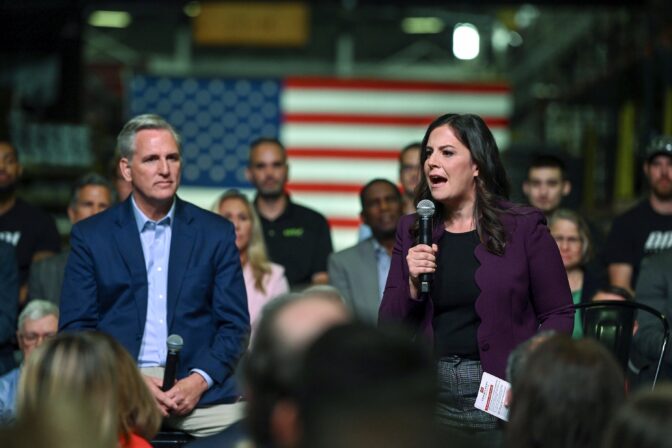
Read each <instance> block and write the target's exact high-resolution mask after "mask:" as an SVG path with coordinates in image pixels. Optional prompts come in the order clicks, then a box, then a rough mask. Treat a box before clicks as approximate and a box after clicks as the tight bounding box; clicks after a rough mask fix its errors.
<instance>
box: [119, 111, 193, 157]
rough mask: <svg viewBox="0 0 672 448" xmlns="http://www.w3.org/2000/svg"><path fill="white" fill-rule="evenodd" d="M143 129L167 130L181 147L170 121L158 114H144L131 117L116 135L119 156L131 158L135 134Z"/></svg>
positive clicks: (178, 137)
mask: <svg viewBox="0 0 672 448" xmlns="http://www.w3.org/2000/svg"><path fill="white" fill-rule="evenodd" d="M145 129H165V130H166V131H169V132H170V133H171V134H172V136H173V139H175V143H176V144H177V148H178V149H181V147H182V140H181V139H180V136H179V134H178V133H177V131H175V129H174V128H173V127H172V126H171V125H170V123H168V122H167V121H166V120H164V119H163V118H161V117H160V116H158V115H155V114H144V115H138V116H137V117H133V118H131V119H130V120H129V121H128V123H126V124H125V125H124V127H123V128H122V130H121V132H120V133H119V136H118V137H117V149H118V150H119V154H120V155H121V157H123V158H126V159H128V160H129V161H130V160H131V159H132V158H133V154H135V136H136V135H137V133H138V132H140V131H142V130H145Z"/></svg>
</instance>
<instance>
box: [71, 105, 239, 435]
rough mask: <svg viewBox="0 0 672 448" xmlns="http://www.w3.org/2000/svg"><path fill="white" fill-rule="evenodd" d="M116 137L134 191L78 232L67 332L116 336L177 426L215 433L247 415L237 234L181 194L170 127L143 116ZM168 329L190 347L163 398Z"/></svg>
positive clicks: (175, 137) (174, 135)
mask: <svg viewBox="0 0 672 448" xmlns="http://www.w3.org/2000/svg"><path fill="white" fill-rule="evenodd" d="M118 140H119V149H120V151H121V154H122V156H123V157H122V159H121V171H122V174H123V176H124V178H125V179H127V180H128V181H130V182H132V183H133V193H132V194H131V196H130V197H129V199H127V200H126V201H124V202H123V203H121V204H119V205H116V206H114V207H111V208H110V209H108V210H106V211H104V212H102V213H99V214H97V215H95V216H92V217H91V218H89V219H85V220H83V221H80V222H78V223H77V224H75V225H74V226H73V228H72V237H71V244H72V249H71V252H70V257H69V258H68V264H67V267H66V270H65V278H64V281H63V292H62V295H61V320H60V327H61V329H63V330H70V331H72V330H86V329H95V330H99V331H102V332H105V333H108V334H110V335H112V336H113V337H114V338H115V339H117V340H118V341H119V342H120V343H121V344H122V345H123V346H124V348H126V349H127V350H128V351H129V352H130V353H131V355H132V356H133V357H134V358H135V359H137V361H138V364H139V366H140V367H141V368H142V369H143V374H144V375H145V379H146V381H147V384H148V386H149V387H150V390H151V391H152V394H153V395H154V398H155V400H156V402H157V405H158V407H159V408H160V409H161V411H162V413H163V415H164V416H168V415H170V416H171V418H170V419H168V420H167V424H169V425H170V426H173V427H175V428H178V429H181V430H183V431H186V432H189V433H190V434H192V435H197V436H198V435H206V434H208V433H214V432H217V431H219V430H221V429H223V428H224V427H226V426H227V425H229V424H231V423H233V422H235V421H236V420H238V419H239V418H240V417H241V412H242V405H241V403H239V402H238V401H239V397H240V392H239V390H238V388H237V386H236V384H235V380H234V371H235V367H236V364H237V362H238V359H239V357H240V356H241V355H242V354H243V353H244V352H245V349H246V343H247V338H248V334H249V314H248V311H247V300H246V296H245V284H244V281H243V275H242V269H241V267H240V256H239V254H238V249H237V248H236V246H235V232H234V229H233V226H232V225H231V223H230V222H228V221H227V220H225V219H224V218H222V217H221V216H218V215H216V214H214V213H211V212H208V211H205V210H203V209H201V208H198V207H196V206H194V205H192V204H189V203H187V202H184V201H182V200H180V199H179V198H178V197H176V195H175V192H176V190H177V188H178V186H179V181H180V168H181V159H180V138H179V136H178V135H177V133H176V132H175V130H174V129H173V128H172V126H171V125H170V124H168V123H167V122H166V121H165V120H163V119H162V118H161V117H159V116H156V115H141V116H138V117H135V118H133V119H131V120H130V121H129V122H128V123H126V125H125V126H124V128H123V129H122V131H121V133H120V134H119V138H118ZM169 334H178V335H180V336H182V338H183V339H184V347H183V348H182V351H181V352H180V363H179V365H178V369H177V378H178V381H177V382H176V384H175V385H174V386H173V387H172V388H171V389H170V390H168V391H165V392H164V391H162V390H161V385H162V379H161V378H162V377H163V368H164V366H165V363H166V355H167V348H166V340H167V337H168V335H169Z"/></svg>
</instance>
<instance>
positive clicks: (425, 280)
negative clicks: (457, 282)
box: [417, 199, 435, 296]
mask: <svg viewBox="0 0 672 448" xmlns="http://www.w3.org/2000/svg"><path fill="white" fill-rule="evenodd" d="M434 210H435V208H434V203H433V202H432V201H430V200H429V199H423V200H422V201H420V202H418V206H417V212H418V215H419V216H420V234H419V235H418V236H419V240H420V244H427V245H428V246H431V245H432V216H434ZM431 281H432V275H431V274H427V273H425V274H420V294H421V295H423V296H424V295H427V294H429V286H430V283H431Z"/></svg>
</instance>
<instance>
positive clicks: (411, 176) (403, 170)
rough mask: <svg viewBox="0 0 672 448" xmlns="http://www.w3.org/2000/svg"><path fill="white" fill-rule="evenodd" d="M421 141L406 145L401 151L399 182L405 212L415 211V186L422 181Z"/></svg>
mask: <svg viewBox="0 0 672 448" xmlns="http://www.w3.org/2000/svg"><path fill="white" fill-rule="evenodd" d="M421 149H422V143H421V142H413V143H411V144H409V145H406V146H405V147H404V148H403V149H402V150H401V153H399V183H401V191H402V194H403V196H402V211H403V213H404V214H406V215H407V214H409V213H413V212H415V207H416V204H415V188H416V187H417V186H418V183H419V182H420V177H421V175H422V168H421V166H420V150H421Z"/></svg>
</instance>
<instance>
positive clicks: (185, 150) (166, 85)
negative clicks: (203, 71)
mask: <svg viewBox="0 0 672 448" xmlns="http://www.w3.org/2000/svg"><path fill="white" fill-rule="evenodd" d="M130 87H131V88H130V95H131V98H130V101H129V109H130V115H131V116H135V115H140V114H147V113H154V114H158V115H160V116H161V117H163V118H164V119H166V120H167V121H168V122H169V123H170V124H171V125H173V126H174V127H175V130H176V131H177V132H178V133H179V134H180V136H181V138H182V185H185V186H190V185H192V186H201V187H219V188H222V187H227V188H246V187H249V186H250V185H249V183H248V182H247V180H246V179H245V167H246V165H247V160H248V151H249V145H250V143H251V142H252V141H253V140H255V139H257V138H259V137H262V136H263V137H274V138H277V137H278V136H279V130H280V117H281V115H280V80H278V79H257V80H255V79H199V78H169V77H159V76H146V75H136V76H134V77H133V78H132V81H131V85H130Z"/></svg>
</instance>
